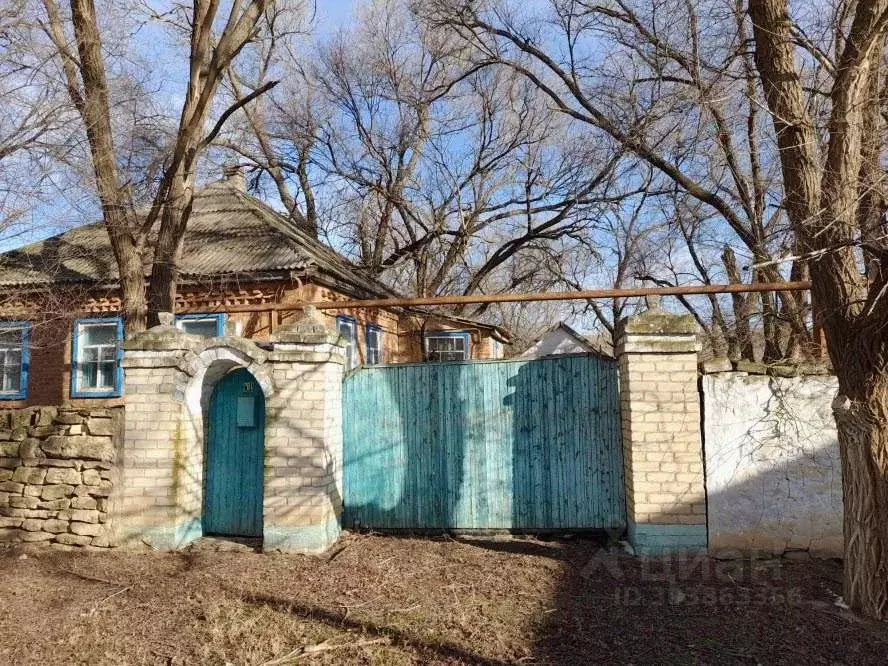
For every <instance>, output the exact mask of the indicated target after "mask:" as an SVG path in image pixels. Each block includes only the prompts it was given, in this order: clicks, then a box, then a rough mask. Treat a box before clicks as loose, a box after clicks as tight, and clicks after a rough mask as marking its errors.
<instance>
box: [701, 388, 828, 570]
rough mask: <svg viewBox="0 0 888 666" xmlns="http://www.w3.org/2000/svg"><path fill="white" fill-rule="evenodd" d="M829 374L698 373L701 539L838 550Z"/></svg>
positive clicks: (772, 548) (717, 544)
mask: <svg viewBox="0 0 888 666" xmlns="http://www.w3.org/2000/svg"><path fill="white" fill-rule="evenodd" d="M837 390H838V383H837V381H836V379H835V377H824V376H816V377H815V376H807V377H797V378H778V377H768V376H765V375H748V374H746V373H742V372H725V373H717V374H711V375H706V376H704V377H703V408H704V449H705V454H706V486H707V496H708V502H709V548H710V551H711V552H714V553H717V552H718V551H719V550H724V549H740V550H743V551H752V550H758V551H766V552H774V553H782V552H783V551H785V550H790V549H808V550H810V551H812V553H813V554H816V555H826V556H841V553H842V475H841V466H840V462H839V450H838V442H837V438H836V427H835V423H834V421H833V416H832V409H831V403H832V399H833V397H834V396H835V395H836V392H837Z"/></svg>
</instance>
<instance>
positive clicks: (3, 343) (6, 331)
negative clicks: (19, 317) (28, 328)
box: [0, 328, 22, 349]
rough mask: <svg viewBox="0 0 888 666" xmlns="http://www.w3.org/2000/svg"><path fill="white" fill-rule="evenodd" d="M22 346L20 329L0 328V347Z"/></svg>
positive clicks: (13, 347) (12, 347)
mask: <svg viewBox="0 0 888 666" xmlns="http://www.w3.org/2000/svg"><path fill="white" fill-rule="evenodd" d="M21 346H22V331H21V329H16V328H3V329H0V349H16V348H20V347H21Z"/></svg>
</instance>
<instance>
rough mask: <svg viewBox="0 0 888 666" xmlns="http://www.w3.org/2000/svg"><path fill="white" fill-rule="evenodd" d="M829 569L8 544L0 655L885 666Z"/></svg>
mask: <svg viewBox="0 0 888 666" xmlns="http://www.w3.org/2000/svg"><path fill="white" fill-rule="evenodd" d="M241 546H243V545H241ZM22 554H25V555H26V557H25V558H24V559H22V558H21V555H22ZM840 574H841V571H840V568H839V566H838V564H837V563H835V562H810V561H808V562H797V561H787V560H770V561H759V562H749V561H734V562H718V561H715V560H710V559H708V558H699V559H698V558H692V557H689V558H676V559H673V560H669V561H667V562H666V563H664V562H661V561H649V560H640V559H635V558H631V557H627V556H625V555H620V554H616V553H613V552H609V551H607V550H606V549H605V548H602V547H601V543H600V541H596V540H587V539H583V538H580V537H577V538H574V539H570V540H539V539H513V540H504V539H500V538H484V539H477V538H472V539H464V538H461V539H457V540H455V539H449V538H438V539H430V538H409V537H401V538H392V537H383V536H378V535H360V536H359V535H351V536H346V537H345V538H344V539H343V540H342V541H341V542H340V543H339V544H337V546H336V547H335V548H334V549H331V550H330V551H328V553H326V554H324V555H322V556H317V557H308V556H295V555H282V554H269V553H256V552H253V551H252V549H251V548H250V547H249V545H246V547H238V548H236V549H235V550H227V549H226V548H222V549H221V550H220V549H219V548H216V547H196V548H192V549H189V550H188V551H187V552H181V553H157V552H146V553H122V552H113V553H98V552H92V553H63V552H54V551H48V550H45V549H44V550H37V549H32V550H31V551H29V552H27V553H23V552H22V551H21V550H20V549H7V550H5V551H3V550H0V663H4V664H5V663H9V664H43V663H60V664H68V663H90V664H120V663H127V664H166V665H174V664H175V665H181V664H224V663H226V662H229V663H236V664H266V665H268V664H275V663H278V664H283V663H324V664H354V663H364V664H426V663H436V664H515V663H537V664H589V663H615V664H616V663H620V664H624V663H634V664H660V663H768V664H772V663H815V664H832V663H884V655H885V654H886V653H888V630H886V627H884V626H882V625H875V624H871V623H868V622H865V621H862V620H859V619H856V618H854V617H852V616H851V615H850V614H849V613H848V612H847V611H844V610H842V609H841V608H840V607H838V606H836V605H835V600H836V596H837V594H838V593H839V590H840V585H841V582H840V581H841V575H840Z"/></svg>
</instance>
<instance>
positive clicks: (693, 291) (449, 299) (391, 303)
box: [275, 282, 811, 310]
mask: <svg viewBox="0 0 888 666" xmlns="http://www.w3.org/2000/svg"><path fill="white" fill-rule="evenodd" d="M810 288H811V283H810V282H757V283H755V284H702V285H695V286H689V287H632V288H629V289H587V290H581V291H544V292H541V293H523V294H489V295H477V296H458V295H456V296H428V297H425V298H377V299H371V300H366V301H319V302H315V303H307V304H306V305H313V306H314V307H316V308H317V309H318V310H351V309H355V308H398V307H416V306H424V305H474V304H481V303H521V302H526V301H577V300H589V299H592V298H629V297H633V296H695V295H700V294H746V293H753V292H763V291H807V290H809V289H810ZM300 307H302V306H301V305H297V306H293V307H292V308H283V307H280V306H275V309H277V310H284V309H295V308H300Z"/></svg>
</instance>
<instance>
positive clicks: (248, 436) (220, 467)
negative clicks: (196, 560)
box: [203, 370, 265, 537]
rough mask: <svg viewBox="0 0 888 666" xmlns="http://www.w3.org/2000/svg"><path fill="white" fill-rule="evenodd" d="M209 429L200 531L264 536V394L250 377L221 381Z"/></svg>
mask: <svg viewBox="0 0 888 666" xmlns="http://www.w3.org/2000/svg"><path fill="white" fill-rule="evenodd" d="M207 427H208V428H209V433H208V437H207V452H206V469H205V470H204V474H205V479H206V482H205V489H204V505H203V531H204V534H221V535H230V536H245V537H258V536H262V467H263V449H264V441H263V437H264V431H265V397H264V396H263V395H262V389H261V388H260V387H259V384H258V382H257V381H256V379H255V378H254V377H253V375H251V374H250V373H249V372H247V371H246V370H236V371H235V372H232V373H231V374H228V375H225V376H224V377H223V378H222V379H220V380H219V382H218V383H217V384H216V388H215V390H214V391H213V396H212V398H211V400H210V414H209V419H208V422H207Z"/></svg>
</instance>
